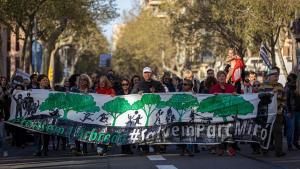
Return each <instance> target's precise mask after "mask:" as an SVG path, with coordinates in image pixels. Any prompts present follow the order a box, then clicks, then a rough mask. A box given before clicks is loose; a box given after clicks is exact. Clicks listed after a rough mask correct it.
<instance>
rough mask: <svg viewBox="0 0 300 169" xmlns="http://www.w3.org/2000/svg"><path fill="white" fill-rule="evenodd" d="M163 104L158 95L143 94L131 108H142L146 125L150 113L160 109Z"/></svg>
mask: <svg viewBox="0 0 300 169" xmlns="http://www.w3.org/2000/svg"><path fill="white" fill-rule="evenodd" d="M165 106H166V105H165V102H163V101H161V98H160V95H156V94H144V95H143V96H142V98H141V100H138V101H136V102H134V103H133V104H132V106H131V108H132V110H139V109H141V110H143V112H144V113H145V115H146V118H147V119H146V124H145V126H148V125H149V119H150V116H151V114H152V113H153V112H154V111H155V110H156V109H161V108H163V107H165Z"/></svg>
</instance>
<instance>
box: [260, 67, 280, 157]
mask: <svg viewBox="0 0 300 169" xmlns="http://www.w3.org/2000/svg"><path fill="white" fill-rule="evenodd" d="M279 73H280V69H279V68H278V67H273V68H272V69H271V70H270V72H269V73H268V80H267V81H265V82H264V83H263V84H262V85H261V86H260V88H259V92H274V93H276V94H277V112H276V113H277V114H276V119H275V122H274V125H273V140H271V146H274V147H275V156H276V157H282V156H285V153H284V152H283V143H282V140H283V132H282V130H283V123H284V117H283V108H284V106H285V103H286V97H285V95H284V89H283V86H282V84H280V83H278V80H279ZM272 141H274V144H273V142H272Z"/></svg>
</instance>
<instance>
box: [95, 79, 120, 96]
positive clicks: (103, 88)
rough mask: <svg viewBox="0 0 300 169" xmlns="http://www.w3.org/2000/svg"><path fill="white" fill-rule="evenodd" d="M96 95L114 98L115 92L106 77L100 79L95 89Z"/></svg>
mask: <svg viewBox="0 0 300 169" xmlns="http://www.w3.org/2000/svg"><path fill="white" fill-rule="evenodd" d="M96 93H97V94H105V95H111V96H116V92H115V90H114V89H113V88H112V84H111V82H110V81H109V80H108V78H107V77H106V76H101V77H100V79H99V83H98V87H97V88H96Z"/></svg>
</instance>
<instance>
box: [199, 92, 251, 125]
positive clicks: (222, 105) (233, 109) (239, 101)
mask: <svg viewBox="0 0 300 169" xmlns="http://www.w3.org/2000/svg"><path fill="white" fill-rule="evenodd" d="M253 110H254V106H253V105H252V104H251V103H250V102H249V101H246V100H245V99H244V98H243V97H241V96H233V95H227V94H218V95H214V96H210V97H208V98H206V99H204V100H202V101H201V102H200V103H199V107H198V109H197V111H198V112H202V113H207V112H208V113H213V115H214V116H215V117H222V118H223V120H224V121H225V122H226V121H227V119H226V118H227V117H228V116H235V115H247V114H250V113H253Z"/></svg>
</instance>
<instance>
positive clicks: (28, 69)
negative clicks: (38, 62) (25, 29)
mask: <svg viewBox="0 0 300 169" xmlns="http://www.w3.org/2000/svg"><path fill="white" fill-rule="evenodd" d="M30 32H31V33H30V35H29V41H28V49H27V51H28V54H27V55H25V56H26V58H25V61H26V62H25V63H26V64H25V72H28V73H29V74H31V73H32V66H31V65H32V64H31V62H32V40H33V34H32V31H30Z"/></svg>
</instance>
